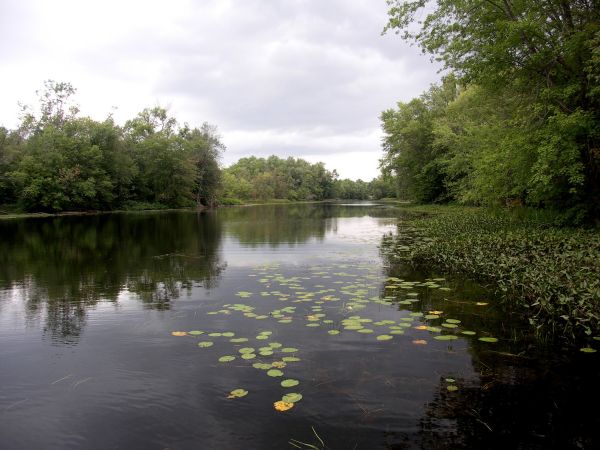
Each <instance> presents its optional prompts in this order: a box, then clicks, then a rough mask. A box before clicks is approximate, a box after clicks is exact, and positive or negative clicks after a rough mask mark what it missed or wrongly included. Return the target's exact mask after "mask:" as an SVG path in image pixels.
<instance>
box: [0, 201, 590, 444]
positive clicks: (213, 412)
mask: <svg viewBox="0 0 600 450" xmlns="http://www.w3.org/2000/svg"><path fill="white" fill-rule="evenodd" d="M397 215H398V213H397V211H395V210H394V209H393V208H389V207H385V206H380V205H374V204H366V205H365V204H363V205H349V204H343V205H282V206H256V207H245V208H230V209H221V210H218V211H216V212H212V213H206V214H196V213H193V212H164V213H130V214H107V215H98V216H79V217H77V216H73V217H58V218H44V219H39V218H37V219H25V220H11V221H0V448H2V449H71V448H73V449H75V448H84V449H86V448H90V449H109V448H119V449H138V448H139V449H165V448H169V449H285V448H295V447H294V446H293V445H292V444H291V443H290V442H292V443H295V445H296V446H298V447H300V448H309V447H307V446H303V444H300V443H299V442H297V441H300V442H304V443H306V444H310V445H314V446H315V447H316V448H321V447H322V444H321V443H320V441H319V439H321V440H322V441H323V442H324V444H325V445H326V448H330V449H404V448H424V449H436V448H440V449H441V448H475V449H484V448H503V449H506V448H509V449H514V448H522V449H532V448H561V449H565V448H598V445H600V444H599V442H600V441H599V440H598V438H597V437H596V434H597V430H598V427H599V426H600V418H599V417H600V414H599V413H598V411H599V406H598V405H600V402H599V400H600V394H599V389H598V383H599V381H600V378H599V375H600V370H599V366H598V358H597V357H596V355H584V354H579V353H578V352H576V351H573V349H568V348H561V347H556V346H544V345H542V343H540V342H538V341H536V340H535V339H534V338H533V337H532V336H530V335H528V333H527V332H526V327H525V326H524V324H523V323H522V321H521V320H520V318H519V317H515V316H511V315H510V313H509V312H508V311H505V310H502V309H501V308H500V307H499V306H497V305H496V302H495V301H494V298H493V297H492V296H490V295H489V294H488V293H486V291H485V289H484V288H483V287H481V286H478V285H476V284H475V283H472V282H469V281H468V280H458V279H452V278H448V277H446V278H444V277H443V276H441V275H439V274H436V273H433V272H432V273H418V272H415V271H413V270H411V269H410V268H409V267H406V266H403V265H397V264H396V265H395V264H391V263H390V262H389V261H388V260H387V258H386V252H385V250H383V249H382V248H380V246H381V243H382V237H383V236H384V235H386V234H389V233H393V232H394V230H396V227H397V221H398V219H397ZM177 331H179V332H181V333H176V334H183V336H174V335H173V334H172V333H173V332H177ZM337 331H339V334H336V332H337ZM464 331H467V333H468V334H465V333H463V332H464ZM183 332H185V333H183ZM190 332H192V333H190ZM200 332H201V333H200ZM469 332H472V333H469ZM215 333H217V334H215ZM222 333H225V335H223V334H222ZM261 333H262V334H261ZM269 333H270V334H269ZM211 334H212V335H211ZM381 336H383V337H381ZM440 336H451V337H449V338H442V339H451V340H440V339H439V337H440ZM436 337H438V339H436ZM454 337H455V338H454ZM481 337H493V338H496V339H498V341H497V342H483V341H480V340H479V338H481ZM241 338H242V339H243V338H245V339H247V341H243V342H240V340H241ZM232 339H233V342H232ZM202 342H210V343H212V344H204V345H207V347H199V346H198V343H202ZM271 344H272V345H271ZM279 344H281V345H279ZM208 345H210V346H208ZM243 349H248V350H243ZM240 350H242V353H240ZM244 352H246V353H245V354H246V355H250V356H246V358H248V359H243V358H242V356H243V354H244ZM271 353H272V354H271ZM228 355H229V356H235V357H236V358H235V359H234V360H233V361H230V362H219V358H220V357H222V356H228ZM253 355H255V356H253ZM290 357H291V358H292V360H291V361H290V360H289V358H290ZM283 358H286V359H287V361H285V360H283ZM282 362H283V364H282ZM257 363H258V364H257ZM273 363H274V364H275V366H277V367H278V368H279V370H280V371H281V372H283V375H282V376H279V377H272V376H269V375H268V374H267V369H268V368H273V367H272V366H271V367H269V365H272V364H273ZM253 365H259V366H260V367H259V368H256V367H253ZM285 379H294V380H298V381H299V384H298V385H296V386H293V387H287V388H285V387H282V386H281V384H280V383H281V381H282V380H285ZM234 389H244V390H247V391H248V394H247V395H246V396H244V397H241V398H233V399H229V398H227V397H228V394H229V393H230V391H232V390H234ZM286 393H298V394H301V395H302V399H301V400H300V401H298V402H296V403H295V405H294V407H293V408H291V409H289V410H288V411H286V412H278V411H276V410H275V409H274V407H273V403H274V402H276V401H279V400H281V398H282V396H283V395H285V394H286ZM313 429H314V431H313ZM294 440H296V441H294Z"/></svg>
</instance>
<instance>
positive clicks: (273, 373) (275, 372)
mask: <svg viewBox="0 0 600 450" xmlns="http://www.w3.org/2000/svg"><path fill="white" fill-rule="evenodd" d="M267 375H269V376H270V377H282V376H283V372H282V371H281V370H279V369H271V370H269V371H268V372H267Z"/></svg>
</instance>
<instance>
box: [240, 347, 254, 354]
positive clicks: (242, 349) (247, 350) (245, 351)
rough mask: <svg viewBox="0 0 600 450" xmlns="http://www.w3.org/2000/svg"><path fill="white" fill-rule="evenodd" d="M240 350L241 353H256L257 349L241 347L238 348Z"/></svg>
mask: <svg viewBox="0 0 600 450" xmlns="http://www.w3.org/2000/svg"><path fill="white" fill-rule="evenodd" d="M238 352H240V353H241V354H246V353H254V352H255V349H254V348H253V347H244V348H240V349H239V350H238Z"/></svg>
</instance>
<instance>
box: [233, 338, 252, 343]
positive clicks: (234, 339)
mask: <svg viewBox="0 0 600 450" xmlns="http://www.w3.org/2000/svg"><path fill="white" fill-rule="evenodd" d="M229 342H233V343H234V344H239V343H241V342H248V338H233V339H229Z"/></svg>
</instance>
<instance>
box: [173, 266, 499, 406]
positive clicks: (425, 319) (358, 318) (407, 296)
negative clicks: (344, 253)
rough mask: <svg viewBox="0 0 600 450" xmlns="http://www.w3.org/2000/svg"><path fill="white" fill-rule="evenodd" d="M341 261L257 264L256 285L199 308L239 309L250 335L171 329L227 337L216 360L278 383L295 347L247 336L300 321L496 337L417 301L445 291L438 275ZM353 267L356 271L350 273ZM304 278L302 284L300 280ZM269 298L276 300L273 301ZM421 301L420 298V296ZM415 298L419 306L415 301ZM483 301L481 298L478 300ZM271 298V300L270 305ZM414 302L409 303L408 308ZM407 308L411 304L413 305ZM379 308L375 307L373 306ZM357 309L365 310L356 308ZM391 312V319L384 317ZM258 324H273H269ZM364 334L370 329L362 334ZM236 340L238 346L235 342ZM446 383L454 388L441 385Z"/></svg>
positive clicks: (396, 332) (335, 327) (418, 341)
mask: <svg viewBox="0 0 600 450" xmlns="http://www.w3.org/2000/svg"><path fill="white" fill-rule="evenodd" d="M349 267H350V266H349V265H344V264H342V265H331V266H324V267H323V266H321V267H312V268H309V269H307V270H306V272H307V273H306V274H304V276H298V275H296V276H292V277H286V276H284V275H283V274H282V273H278V272H277V271H278V270H279V267H278V266H268V267H261V268H257V269H256V270H255V271H254V272H253V273H251V274H250V275H249V276H250V277H256V278H258V280H257V281H258V283H259V285H260V286H261V289H260V290H258V291H256V292H250V291H239V292H238V293H237V294H236V295H237V297H239V298H240V299H241V300H240V302H238V303H228V304H224V305H222V307H221V308H220V309H217V310H213V311H208V312H207V315H209V316H215V315H224V316H227V315H241V316H242V317H244V318H247V319H251V320H256V321H258V322H257V324H260V329H259V330H257V331H256V333H255V335H254V336H251V337H246V336H237V335H235V333H233V332H222V331H212V332H204V331H200V330H192V331H187V332H185V331H177V332H173V333H172V334H173V335H175V336H186V335H187V336H200V335H205V336H207V337H210V338H227V339H228V340H229V342H230V343H232V344H234V350H235V351H232V352H231V353H230V354H226V355H222V356H220V357H218V358H217V359H216V360H217V361H218V362H219V363H222V364H228V363H232V362H234V361H236V360H237V361H240V362H243V361H244V360H245V361H248V362H251V363H252V364H251V366H252V367H253V368H255V369H257V370H260V371H264V373H265V374H266V375H267V376H269V377H273V378H281V379H282V381H281V382H280V384H281V387H283V388H291V387H295V386H298V385H299V384H300V381H299V380H296V379H292V378H284V372H283V369H284V368H285V367H286V366H287V364H288V363H296V362H300V361H301V359H300V358H299V357H298V356H296V355H297V353H298V352H299V349H298V348H296V347H291V346H290V347H287V346H283V344H281V343H279V342H272V341H270V342H268V344H266V345H262V346H260V345H259V344H257V345H255V346H252V344H251V343H249V341H250V340H251V339H252V340H253V341H256V342H261V341H268V340H270V339H271V338H272V337H273V336H279V335H280V334H283V335H285V334H286V331H285V330H286V326H305V327H307V328H310V329H314V330H315V332H320V333H323V335H329V336H333V337H335V336H340V338H341V337H343V336H347V335H350V336H352V335H353V333H356V335H363V336H365V338H367V339H372V340H373V341H374V342H385V341H392V340H393V339H394V337H397V336H400V335H404V334H406V333H407V331H408V330H411V333H410V335H411V337H415V339H412V341H409V342H412V344H415V345H425V344H427V343H428V341H427V340H425V339H423V338H416V337H418V336H415V334H416V332H415V331H412V330H416V331H424V332H427V333H428V334H427V335H425V336H424V337H427V336H431V337H432V338H433V339H434V340H437V341H452V340H456V339H459V337H461V336H462V337H471V336H476V335H478V334H479V335H478V336H477V337H478V339H479V341H481V342H487V343H494V342H497V341H498V339H497V338H495V337H492V336H489V335H487V334H486V333H477V332H475V331H472V330H468V329H465V328H464V327H463V326H462V322H461V320H459V319H456V318H452V317H447V316H446V314H445V313H444V312H443V311H440V310H425V311H421V310H420V309H421V308H422V307H424V306H423V303H424V302H422V299H421V297H422V294H423V293H428V292H431V291H432V290H438V291H441V292H444V291H450V290H451V288H450V287H448V286H447V285H446V280H444V279H443V278H434V279H426V280H424V281H420V282H417V281H407V280H402V279H399V278H395V277H384V276H383V275H382V274H381V273H380V268H379V267H377V266H375V265H367V264H362V265H358V266H355V267H354V268H353V269H354V270H353V271H354V272H355V273H349V272H347V271H344V270H340V269H347V268H349ZM357 273H358V274H357ZM307 281H310V282H311V286H310V289H308V288H306V287H305V286H304V285H305V284H307V283H306V282H307ZM274 302H275V303H282V305H276V304H274ZM420 302H421V303H420ZM373 304H378V305H385V306H386V307H387V308H388V311H389V314H388V315H389V317H390V318H389V319H387V318H386V319H383V320H375V319H373V318H371V317H368V316H369V314H368V312H369V311H370V309H366V308H367V307H368V306H369V305H373ZM420 305H421V306H420ZM476 305H477V306H480V307H485V306H486V305H487V302H478V303H477V304H476ZM274 306H275V307H274ZM413 307H414V308H413ZM411 308H413V309H419V310H418V311H413V310H412V309H411ZM378 309H380V308H378ZM361 311H365V314H359V313H360V312H361ZM392 318H393V319H392ZM266 328H273V330H276V331H273V330H271V329H266ZM369 336H372V337H371V338H369ZM197 345H198V346H199V347H201V348H207V347H211V346H212V345H213V341H212V340H205V339H203V340H200V341H199V342H197ZM242 345H244V346H242ZM448 388H449V389H448V390H449V391H453V390H455V389H454V388H452V387H451V386H448ZM246 395H248V391H247V390H245V389H242V388H237V389H234V390H232V391H231V392H230V393H229V397H230V398H240V397H245V396H246ZM301 399H302V394H301V393H298V392H293V393H287V394H284V395H283V396H282V398H281V400H278V401H276V402H275V403H274V404H273V406H274V408H275V409H276V410H278V411H286V410H288V409H290V408H292V407H293V406H294V404H295V403H297V402H298V401H300V400H301Z"/></svg>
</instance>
